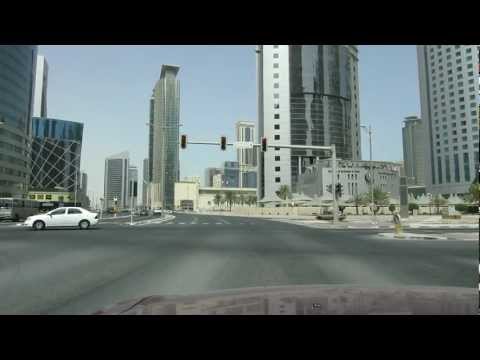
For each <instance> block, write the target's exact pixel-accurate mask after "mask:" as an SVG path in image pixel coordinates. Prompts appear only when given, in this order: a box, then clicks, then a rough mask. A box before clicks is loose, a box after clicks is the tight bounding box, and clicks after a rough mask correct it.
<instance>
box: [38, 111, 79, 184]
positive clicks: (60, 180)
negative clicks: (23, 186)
mask: <svg viewBox="0 0 480 360" xmlns="http://www.w3.org/2000/svg"><path fill="white" fill-rule="evenodd" d="M32 136H33V142H32V178H31V182H30V187H31V188H32V189H33V190H44V191H52V190H59V189H60V188H61V189H62V190H64V191H74V190H75V183H76V184H77V188H78V187H79V184H80V179H79V177H80V158H81V151H82V138H83V124H81V123H77V122H72V121H65V120H58V119H48V118H33V120H32Z"/></svg>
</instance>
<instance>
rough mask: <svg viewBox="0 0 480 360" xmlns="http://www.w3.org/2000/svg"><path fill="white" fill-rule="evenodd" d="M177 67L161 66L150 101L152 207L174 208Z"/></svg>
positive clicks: (176, 151) (176, 165) (176, 166)
mask: <svg viewBox="0 0 480 360" xmlns="http://www.w3.org/2000/svg"><path fill="white" fill-rule="evenodd" d="M179 70H180V68H179V67H178V66H172V65H162V70H161V74H160V80H158V82H157V83H156V85H155V88H154V89H153V94H152V97H151V99H150V144H149V159H150V178H151V185H150V187H151V199H152V208H166V209H173V208H174V196H175V182H177V181H178V180H179V178H180V164H179V151H178V150H179V146H178V139H179V125H180V122H179V121H180V83H179V81H178V80H177V74H178V71H179Z"/></svg>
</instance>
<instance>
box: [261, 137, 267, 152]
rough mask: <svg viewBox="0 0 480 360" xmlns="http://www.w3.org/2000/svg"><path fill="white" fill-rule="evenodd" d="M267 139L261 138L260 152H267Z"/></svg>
mask: <svg viewBox="0 0 480 360" xmlns="http://www.w3.org/2000/svg"><path fill="white" fill-rule="evenodd" d="M267 145H268V144H267V138H266V137H262V152H266V151H267V148H268V146H267Z"/></svg>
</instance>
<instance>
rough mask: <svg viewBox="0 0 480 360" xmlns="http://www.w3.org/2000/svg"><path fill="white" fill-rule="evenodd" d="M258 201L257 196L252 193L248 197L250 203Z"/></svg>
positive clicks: (253, 203)
mask: <svg viewBox="0 0 480 360" xmlns="http://www.w3.org/2000/svg"><path fill="white" fill-rule="evenodd" d="M256 203H257V197H256V196H255V195H250V196H249V197H248V205H250V206H251V205H255V204H256Z"/></svg>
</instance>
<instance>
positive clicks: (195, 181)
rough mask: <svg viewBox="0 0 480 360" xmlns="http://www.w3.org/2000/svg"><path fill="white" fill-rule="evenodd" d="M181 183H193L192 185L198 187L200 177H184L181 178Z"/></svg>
mask: <svg viewBox="0 0 480 360" xmlns="http://www.w3.org/2000/svg"><path fill="white" fill-rule="evenodd" d="M183 181H185V182H194V183H198V185H200V176H185V177H184V178H183Z"/></svg>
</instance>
